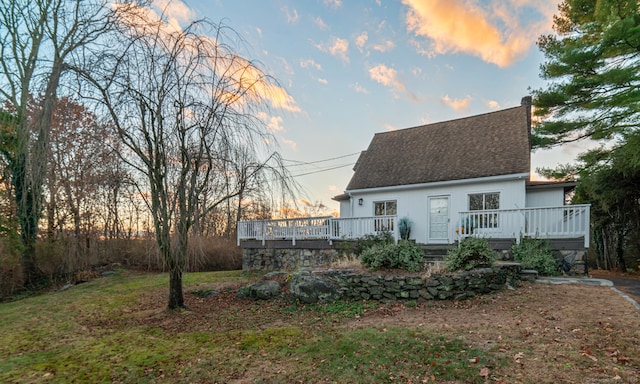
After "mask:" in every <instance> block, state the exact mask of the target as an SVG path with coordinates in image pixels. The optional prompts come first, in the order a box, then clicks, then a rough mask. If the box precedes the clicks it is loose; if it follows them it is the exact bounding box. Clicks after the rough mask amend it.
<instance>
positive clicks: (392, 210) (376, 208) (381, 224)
mask: <svg viewBox="0 0 640 384" xmlns="http://www.w3.org/2000/svg"><path fill="white" fill-rule="evenodd" d="M397 207H398V203H397V202H396V201H395V200H389V201H377V202H375V203H373V214H374V215H375V216H395V215H396V214H397V212H398V208H397ZM374 229H375V231H380V232H385V231H393V219H392V218H379V219H376V220H375V221H374Z"/></svg>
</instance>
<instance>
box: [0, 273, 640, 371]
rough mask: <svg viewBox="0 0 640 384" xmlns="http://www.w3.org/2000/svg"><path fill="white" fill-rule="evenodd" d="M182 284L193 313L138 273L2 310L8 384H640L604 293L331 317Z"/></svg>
mask: <svg viewBox="0 0 640 384" xmlns="http://www.w3.org/2000/svg"><path fill="white" fill-rule="evenodd" d="M185 276H186V280H185V300H186V304H187V306H188V308H189V310H187V311H180V312H171V311H166V310H165V309H164V308H165V304H166V300H167V289H166V276H165V275H134V274H131V273H129V272H121V273H119V274H117V275H116V276H110V277H108V278H100V279H96V280H94V281H92V282H90V283H86V284H82V285H79V286H76V287H73V288H71V289H69V290H67V291H64V292H56V293H52V294H50V295H45V296H44V297H36V298H30V299H26V300H24V301H23V303H20V302H15V303H6V304H1V305H0V317H1V316H4V317H5V318H6V319H7V321H8V322H7V323H6V324H5V325H2V324H1V322H0V332H1V333H2V334H3V340H15V342H13V343H11V344H6V345H3V342H2V341H0V372H2V371H3V369H5V370H6V371H5V372H7V373H5V374H4V375H5V376H3V374H2V373H0V381H1V379H2V378H3V377H4V378H5V379H11V380H10V381H12V382H13V381H18V382H20V381H21V379H20V378H23V379H25V380H27V381H29V382H35V383H37V382H48V381H51V380H53V381H58V382H72V381H76V380H79V381H101V380H106V381H137V382H158V383H173V382H194V383H199V382H201V383H207V382H230V383H259V382H262V383H288V382H399V383H419V382H425V383H426V382H449V383H467V382H478V383H640V355H639V354H638V345H640V311H638V310H637V309H636V308H635V307H634V306H633V305H632V304H631V303H629V302H628V301H626V300H625V299H623V298H622V297H620V296H619V295H618V294H616V293H615V292H613V291H612V290H611V289H610V288H606V287H595V286H586V285H548V284H540V283H523V284H522V285H521V286H520V287H518V288H517V289H516V290H504V291H501V292H498V293H495V294H491V295H486V296H479V297H475V298H473V299H470V300H465V301H461V302H445V301H432V302H418V303H417V302H405V303H400V302H390V303H383V304H378V303H373V302H354V303H342V304H340V305H334V306H331V307H326V308H325V307H323V306H319V307H318V306H316V307H314V306H301V305H300V304H297V303H295V302H291V301H287V300H276V301H268V302H257V301H250V300H246V299H238V298H237V297H236V291H237V289H238V288H239V287H240V286H241V285H243V284H246V282H247V281H248V279H247V278H246V277H243V276H241V275H240V274H238V273H235V274H233V273H232V274H229V275H228V277H224V276H223V275H221V274H214V273H203V274H187V275H185ZM204 290H215V291H217V292H218V293H217V294H214V295H212V296H210V297H207V298H202V297H199V296H198V295H197V294H196V293H195V292H202V291H204ZM340 308H342V309H340ZM336 309H338V310H336ZM354 309H357V311H355V310H354ZM45 314H46V318H47V319H48V321H43V320H44V319H43V316H44V315H45ZM25 335H29V337H30V338H34V340H35V341H34V342H27V341H25V340H24V337H25ZM36 335H40V336H39V338H38V339H35V338H36ZM47 335H49V336H47ZM52 337H53V338H52ZM58 340H67V341H66V342H65V343H62V344H63V345H61V343H59V342H58ZM16 348H17V349H16ZM64 348H67V349H68V350H67V349H64ZM14 350H15V351H18V350H19V352H20V357H16V356H15V354H13V353H10V351H14ZM43 356H44V357H43ZM43 359H44V360H43ZM65 359H66V360H65ZM105 359H106V360H105ZM3 360H4V361H6V362H7V363H6V364H4V365H3V363H2V361H3ZM70 361H71V362H72V363H74V364H77V368H76V369H75V371H74V370H69V369H68V368H65V367H67V364H70ZM104 361H108V362H109V364H110V366H111V367H114V368H108V369H106V368H105V364H104ZM450 366H457V367H458V368H456V369H458V371H453V373H451V372H450V373H449V374H445V373H444V372H445V370H446V369H448V367H450ZM115 367H120V368H115ZM122 367H124V368H122ZM76 371H77V372H76ZM456 372H458V373H456ZM458 374H460V375H461V376H456V375H458ZM79 375H82V376H79ZM447 375H448V376H447Z"/></svg>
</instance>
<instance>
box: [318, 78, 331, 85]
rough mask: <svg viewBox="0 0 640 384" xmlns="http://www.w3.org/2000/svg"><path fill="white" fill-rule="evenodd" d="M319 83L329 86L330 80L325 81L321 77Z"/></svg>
mask: <svg viewBox="0 0 640 384" xmlns="http://www.w3.org/2000/svg"><path fill="white" fill-rule="evenodd" d="M318 83H320V84H328V83H329V80H327V79H323V78H321V77H319V78H318Z"/></svg>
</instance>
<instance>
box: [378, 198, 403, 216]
mask: <svg viewBox="0 0 640 384" xmlns="http://www.w3.org/2000/svg"><path fill="white" fill-rule="evenodd" d="M397 212H398V203H397V202H396V200H388V201H376V202H375V203H373V215H374V216H394V215H396V214H397Z"/></svg>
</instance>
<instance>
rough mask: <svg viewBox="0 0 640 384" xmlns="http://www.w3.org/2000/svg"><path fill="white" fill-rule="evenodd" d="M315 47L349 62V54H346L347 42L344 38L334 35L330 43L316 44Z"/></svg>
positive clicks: (347, 49) (347, 50)
mask: <svg viewBox="0 0 640 384" xmlns="http://www.w3.org/2000/svg"><path fill="white" fill-rule="evenodd" d="M315 47H316V48H318V49H319V50H321V51H323V52H327V53H329V54H331V55H332V56H336V57H339V58H340V60H342V61H344V62H347V63H348V62H349V56H347V53H348V52H349V42H348V41H347V40H345V39H341V38H339V37H334V38H333V39H332V40H331V43H330V44H328V45H323V44H316V45H315Z"/></svg>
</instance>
